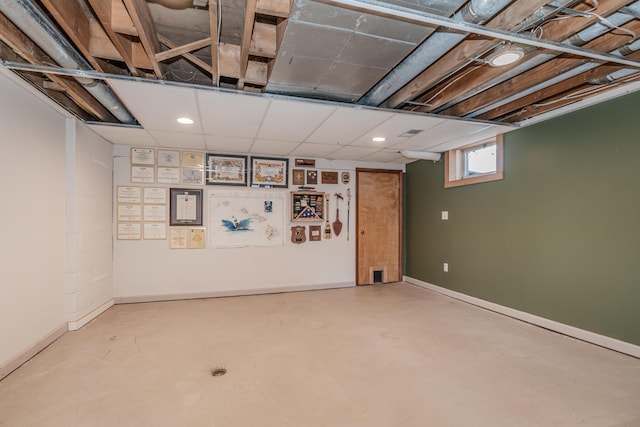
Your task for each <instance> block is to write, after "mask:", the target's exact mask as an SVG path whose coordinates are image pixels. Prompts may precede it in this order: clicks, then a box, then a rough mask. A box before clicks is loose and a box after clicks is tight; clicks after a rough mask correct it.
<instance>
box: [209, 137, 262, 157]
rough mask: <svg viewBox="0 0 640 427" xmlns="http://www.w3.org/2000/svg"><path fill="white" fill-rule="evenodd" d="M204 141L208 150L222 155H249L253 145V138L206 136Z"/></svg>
mask: <svg viewBox="0 0 640 427" xmlns="http://www.w3.org/2000/svg"><path fill="white" fill-rule="evenodd" d="M204 140H205V145H206V147H207V150H211V151H219V152H222V153H248V152H249V150H251V145H253V139H252V138H235V137H231V136H215V135H205V136H204Z"/></svg>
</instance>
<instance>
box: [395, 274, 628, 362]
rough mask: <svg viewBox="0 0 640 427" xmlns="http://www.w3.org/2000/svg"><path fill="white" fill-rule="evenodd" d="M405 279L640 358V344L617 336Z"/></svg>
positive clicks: (487, 308) (408, 278)
mask: <svg viewBox="0 0 640 427" xmlns="http://www.w3.org/2000/svg"><path fill="white" fill-rule="evenodd" d="M404 281H405V282H407V283H409V284H412V285H415V286H419V287H421V288H424V289H428V290H430V291H433V292H436V293H439V294H442V295H446V296H448V297H451V298H454V299H457V300H460V301H463V302H466V303H469V304H472V305H475V306H478V307H481V308H484V309H486V310H490V311H493V312H496V313H499V314H503V315H505V316H509V317H512V318H514V319H518V320H521V321H523V322H527V323H531V324H532V325H536V326H540V327H542V328H545V329H549V330H551V331H554V332H558V333H561V334H563V335H567V336H570V337H573V338H577V339H579V340H582V341H586V342H588V343H591V344H595V345H598V346H600V347H605V348H608V349H610V350H614V351H617V352H620V353H624V354H628V355H629V356H633V357H637V358H640V346H638V345H635V344H631V343H628V342H625V341H620V340H617V339H615V338H611V337H607V336H605V335H600V334H596V333H594V332H589V331H586V330H584V329H580V328H576V327H575V326H570V325H566V324H564V323H560V322H556V321H555V320H549V319H545V318H544V317H540V316H536V315H534V314H530V313H526V312H524V311H520V310H516V309H513V308H509V307H505V306H503V305H500V304H496V303H493V302H489V301H486V300H483V299H480V298H476V297H472V296H470V295H466V294H463V293H460V292H456V291H452V290H450V289H446V288H443V287H440V286H437V285H434V284H431V283H427V282H423V281H421V280H418V279H414V278H413V277H407V276H405V277H404Z"/></svg>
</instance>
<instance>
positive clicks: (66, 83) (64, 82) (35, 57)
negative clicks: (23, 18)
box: [0, 13, 117, 122]
mask: <svg viewBox="0 0 640 427" xmlns="http://www.w3.org/2000/svg"><path fill="white" fill-rule="evenodd" d="M0 40H2V41H3V42H4V43H6V45H7V46H9V47H10V48H11V49H13V51H14V52H15V53H16V54H18V55H19V56H20V57H21V58H23V59H24V60H25V61H27V62H29V63H30V64H36V65H43V64H46V65H50V64H55V63H56V61H55V60H53V59H52V58H51V57H50V56H49V55H47V54H46V53H45V52H43V51H42V49H40V48H39V47H38V46H36V45H35V44H34V43H33V42H32V41H31V39H29V38H28V37H27V36H26V35H25V34H24V33H22V31H20V30H19V29H18V28H17V27H16V26H15V25H14V24H13V23H12V22H11V21H9V19H7V18H6V17H5V16H4V15H3V14H1V13H0ZM48 77H49V78H50V79H51V81H53V82H55V83H57V84H59V85H61V86H63V87H65V88H66V89H67V94H68V95H69V97H70V98H72V99H73V100H74V101H75V102H76V103H77V104H78V106H80V108H82V109H83V110H85V111H87V112H88V113H89V114H91V115H93V116H94V117H96V118H98V119H99V120H103V121H106V122H115V121H117V120H115V118H114V117H113V115H112V114H111V113H110V112H109V111H108V110H107V109H106V108H105V107H104V106H103V105H102V104H100V103H99V102H98V101H97V100H96V99H95V98H94V97H93V96H91V94H89V92H87V90H86V89H85V88H84V87H82V85H80V83H78V82H77V81H76V80H73V79H65V78H63V76H59V75H55V74H50V75H48Z"/></svg>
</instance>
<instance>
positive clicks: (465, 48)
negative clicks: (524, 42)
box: [380, 0, 548, 108]
mask: <svg viewBox="0 0 640 427" xmlns="http://www.w3.org/2000/svg"><path fill="white" fill-rule="evenodd" d="M547 3H548V1H545V0H535V1H533V0H519V1H517V2H515V3H513V4H512V5H511V6H510V7H508V8H507V9H506V10H504V11H502V12H501V13H499V14H498V15H497V16H496V17H495V18H493V19H491V20H490V21H489V22H488V23H487V26H488V27H492V28H498V29H501V30H506V31H514V30H516V29H517V28H518V27H519V26H520V25H521V22H522V21H524V19H526V18H527V17H528V16H530V15H531V14H532V13H533V12H535V11H536V10H538V9H539V8H541V7H543V6H544V5H545V4H547ZM480 41H482V42H480ZM495 44H496V41H495V40H482V39H477V38H474V37H471V38H470V39H468V40H466V41H463V42H462V43H461V44H460V45H458V46H459V47H457V48H454V49H452V50H451V51H449V52H448V53H446V54H445V55H444V56H443V57H442V58H440V60H438V61H437V62H436V63H435V64H434V65H432V66H431V67H429V68H427V69H425V70H424V71H422V72H421V73H420V74H418V75H417V76H416V77H415V78H414V79H413V80H411V81H410V82H409V83H407V84H406V85H405V86H404V87H402V88H401V89H400V90H398V91H397V92H396V93H395V94H393V95H392V96H391V97H389V99H388V100H386V101H385V102H383V103H382V104H381V105H380V107H384V108H396V107H397V106H398V105H400V104H402V103H403V102H404V101H407V100H411V99H414V98H416V97H417V96H418V95H420V94H421V93H423V92H424V91H426V90H428V89H429V88H430V87H432V86H433V85H435V84H437V83H438V82H439V81H440V80H442V78H443V76H448V75H450V74H451V73H454V72H456V71H458V70H459V69H460V68H461V67H462V66H464V65H466V64H467V63H468V62H469V58H477V57H478V56H480V54H481V53H482V52H484V51H486V50H487V49H489V48H491V47H492V46H494V45H495ZM465 86H466V85H465Z"/></svg>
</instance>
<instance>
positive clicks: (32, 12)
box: [0, 0, 136, 124]
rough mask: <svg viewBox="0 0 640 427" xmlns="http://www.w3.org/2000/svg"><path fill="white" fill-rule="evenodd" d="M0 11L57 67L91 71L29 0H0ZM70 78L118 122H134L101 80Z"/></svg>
mask: <svg viewBox="0 0 640 427" xmlns="http://www.w3.org/2000/svg"><path fill="white" fill-rule="evenodd" d="M0 12H2V13H3V14H4V15H5V16H6V17H7V18H9V19H10V20H11V21H12V22H13V23H14V24H15V25H16V26H17V27H18V28H20V30H22V32H23V33H25V34H26V35H27V36H28V37H29V38H30V39H31V40H32V41H33V42H34V43H35V44H37V45H38V46H39V47H40V48H41V49H42V50H43V51H44V52H46V53H47V55H49V56H50V57H51V58H53V59H54V60H55V61H56V62H57V63H58V64H59V65H60V66H61V67H63V68H67V69H72V70H83V71H93V69H92V67H91V66H90V65H89V63H88V62H87V61H86V60H85V59H84V58H83V57H82V55H80V53H78V52H77V51H76V50H75V48H74V47H73V46H72V45H71V44H70V43H69V42H68V41H67V40H66V39H65V38H64V37H63V36H62V35H61V34H60V32H59V31H58V29H57V28H56V27H55V26H54V25H53V23H52V22H51V21H50V20H49V18H47V16H46V15H45V14H44V13H43V12H42V11H41V10H40V9H39V8H38V7H37V6H36V5H35V4H34V3H33V2H32V1H30V0H0ZM74 78H75V79H76V80H77V81H78V83H80V84H81V85H82V86H83V87H84V88H85V89H86V90H87V92H89V93H90V94H91V95H92V96H93V97H94V98H95V99H96V100H97V101H98V102H100V104H102V105H103V106H104V107H105V108H106V109H107V110H108V111H109V112H111V114H113V115H114V117H116V118H117V119H118V120H119V121H120V122H122V123H126V124H135V123H136V119H135V118H134V117H133V116H132V115H131V114H130V113H129V111H127V109H126V107H125V106H124V105H123V104H122V103H121V102H120V100H119V99H118V98H117V97H116V96H115V95H114V94H113V92H112V91H111V89H109V87H108V86H107V85H106V84H105V83H104V82H102V81H99V80H94V79H90V78H85V77H74Z"/></svg>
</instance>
